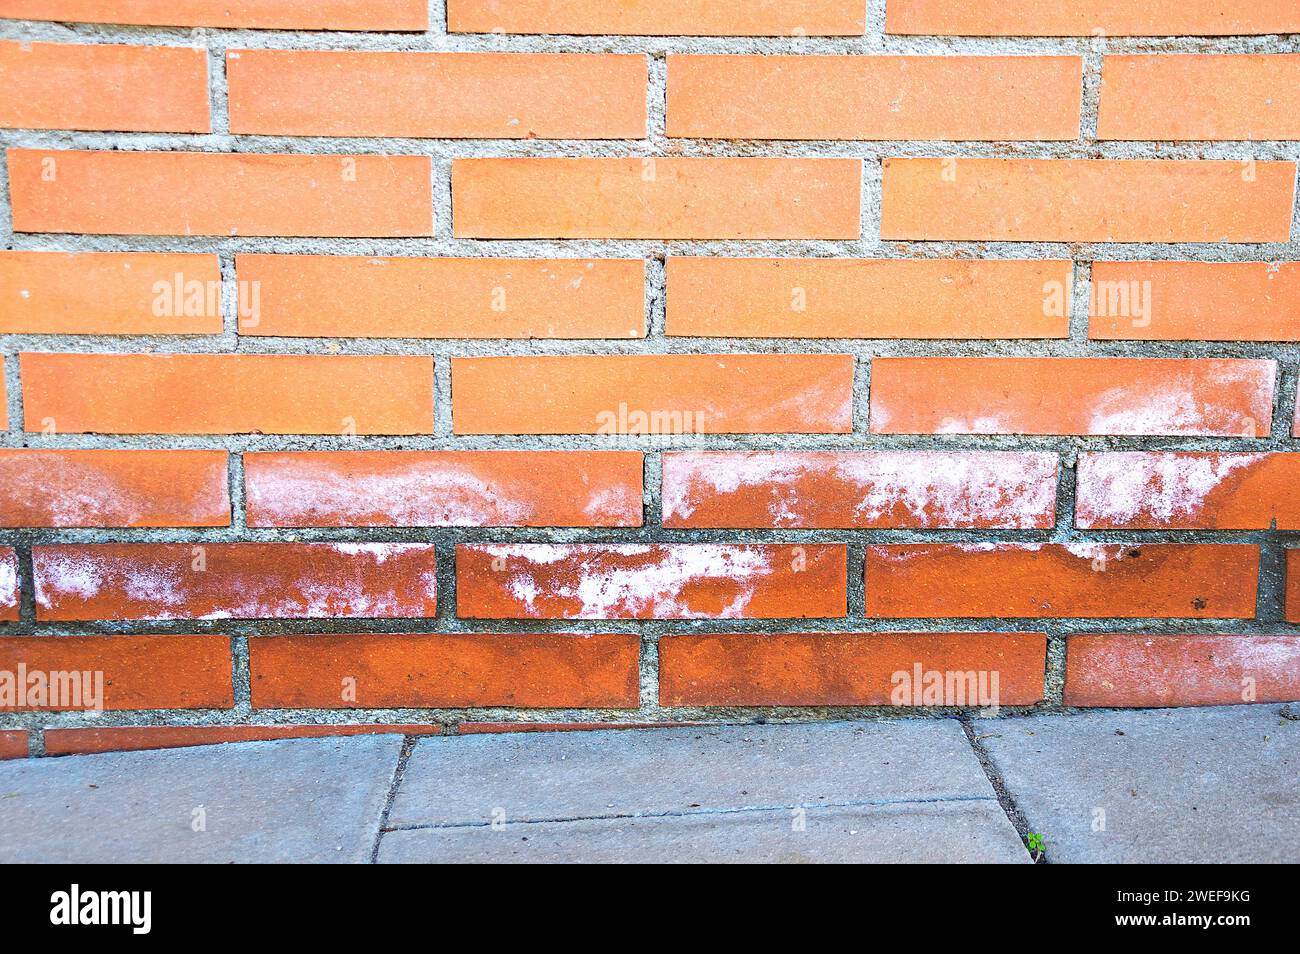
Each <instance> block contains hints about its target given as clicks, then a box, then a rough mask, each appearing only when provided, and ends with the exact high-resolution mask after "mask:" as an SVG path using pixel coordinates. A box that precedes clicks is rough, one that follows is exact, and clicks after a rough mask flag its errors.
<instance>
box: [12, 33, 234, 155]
mask: <svg viewBox="0 0 1300 954" xmlns="http://www.w3.org/2000/svg"><path fill="white" fill-rule="evenodd" d="M0 126H8V127H17V128H23V129H92V130H117V131H123V132H181V133H205V132H208V130H209V129H210V128H211V127H210V125H209V122H208V54H207V51H206V50H201V49H193V48H190V47H170V46H120V45H118V44H110V43H95V44H90V43H80V44H73V43H22V42H18V41H12V40H4V41H0Z"/></svg>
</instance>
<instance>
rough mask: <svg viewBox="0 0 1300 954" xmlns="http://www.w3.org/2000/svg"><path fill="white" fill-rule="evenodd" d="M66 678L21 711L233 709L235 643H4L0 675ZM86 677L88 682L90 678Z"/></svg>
mask: <svg viewBox="0 0 1300 954" xmlns="http://www.w3.org/2000/svg"><path fill="white" fill-rule="evenodd" d="M20 666H21V667H24V668H25V670H26V671H27V672H28V673H47V674H48V673H66V674H68V675H69V677H70V678H67V679H62V678H60V679H50V680H49V682H48V686H47V690H46V693H45V696H44V698H43V699H42V698H35V697H33V696H32V695H31V693H32V692H33V688H32V686H31V684H29V685H28V690H27V692H28V695H27V696H26V698H25V699H24V701H23V703H22V704H19V705H17V706H16V708H17V709H18V710H19V711H35V710H49V711H59V710H64V711H76V710H94V709H96V708H97V707H98V708H102V709H104V710H115V709H229V708H232V707H233V706H234V704H235V694H234V684H233V673H232V671H231V654H230V637H229V636H220V635H207V636H134V635H114V636H52V637H37V636H16V637H12V638H8V639H4V638H0V670H4V671H7V672H17V671H18V670H19V667H20ZM87 674H88V675H87Z"/></svg>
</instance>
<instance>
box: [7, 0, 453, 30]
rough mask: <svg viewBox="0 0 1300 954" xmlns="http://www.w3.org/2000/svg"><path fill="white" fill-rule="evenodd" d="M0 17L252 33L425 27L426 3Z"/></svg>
mask: <svg viewBox="0 0 1300 954" xmlns="http://www.w3.org/2000/svg"><path fill="white" fill-rule="evenodd" d="M0 18H9V19H23V20H72V21H80V22H82V23H134V24H143V25H147V26H200V27H248V28H250V29H255V30H409V31H423V30H427V29H428V28H429V5H428V3H427V0H366V2H365V3H357V2H356V0H0Z"/></svg>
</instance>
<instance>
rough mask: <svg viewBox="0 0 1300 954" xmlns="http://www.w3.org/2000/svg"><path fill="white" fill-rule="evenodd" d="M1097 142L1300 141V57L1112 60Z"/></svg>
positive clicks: (1172, 56)
mask: <svg viewBox="0 0 1300 954" xmlns="http://www.w3.org/2000/svg"><path fill="white" fill-rule="evenodd" d="M1097 138H1099V139H1172V140H1182V139H1300V54H1246V55H1241V56H1232V55H1223V54H1214V55H1201V54H1193V55H1179V54H1174V53H1161V54H1159V55H1158V56H1108V57H1106V58H1105V61H1104V65H1103V67H1102V83H1101V107H1100V110H1099V112H1098V115H1097Z"/></svg>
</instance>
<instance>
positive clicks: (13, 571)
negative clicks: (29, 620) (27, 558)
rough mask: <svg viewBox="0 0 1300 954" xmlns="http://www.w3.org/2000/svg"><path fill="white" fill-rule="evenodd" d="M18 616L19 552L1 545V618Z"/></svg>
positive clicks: (12, 618)
mask: <svg viewBox="0 0 1300 954" xmlns="http://www.w3.org/2000/svg"><path fill="white" fill-rule="evenodd" d="M17 618H18V553H17V551H16V550H14V548H13V547H0V620H15V619H17Z"/></svg>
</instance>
